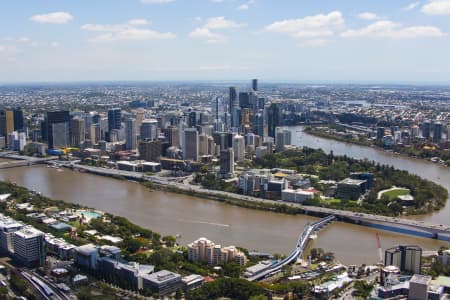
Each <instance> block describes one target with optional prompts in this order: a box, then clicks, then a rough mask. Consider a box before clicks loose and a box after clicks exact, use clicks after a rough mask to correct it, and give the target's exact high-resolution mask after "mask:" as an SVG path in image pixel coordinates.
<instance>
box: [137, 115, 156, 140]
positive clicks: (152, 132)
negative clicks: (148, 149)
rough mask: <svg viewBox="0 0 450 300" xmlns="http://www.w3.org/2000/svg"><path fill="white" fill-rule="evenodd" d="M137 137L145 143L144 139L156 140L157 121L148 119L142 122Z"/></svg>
mask: <svg viewBox="0 0 450 300" xmlns="http://www.w3.org/2000/svg"><path fill="white" fill-rule="evenodd" d="M139 136H140V139H141V141H145V140H146V139H151V140H153V139H156V138H157V137H158V121H157V120H149V119H146V120H143V121H142V123H141V129H140V135H139Z"/></svg>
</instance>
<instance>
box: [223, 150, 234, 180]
mask: <svg viewBox="0 0 450 300" xmlns="http://www.w3.org/2000/svg"><path fill="white" fill-rule="evenodd" d="M220 175H221V177H223V178H231V177H233V176H234V152H233V149H232V148H228V149H223V150H221V151H220Z"/></svg>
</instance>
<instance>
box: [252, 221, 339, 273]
mask: <svg viewBox="0 0 450 300" xmlns="http://www.w3.org/2000/svg"><path fill="white" fill-rule="evenodd" d="M335 218H336V217H335V216H334V215H330V216H328V217H326V218H323V219H321V220H319V221H316V222H314V223H310V224H308V225H307V226H306V227H305V229H303V232H302V234H301V235H300V237H299V239H298V241H297V244H296V245H295V248H294V250H293V251H292V252H291V254H289V255H288V256H287V257H286V258H285V259H283V260H281V261H279V262H277V263H276V264H274V265H271V266H270V267H268V268H267V269H264V270H261V271H260V272H259V273H258V274H255V275H253V276H252V277H249V278H247V280H248V281H256V280H261V279H264V278H266V277H268V276H270V275H272V274H275V273H277V272H279V271H280V270H281V269H282V268H283V267H284V266H286V265H288V264H290V263H292V262H294V261H296V260H297V259H298V258H299V257H301V256H302V255H303V251H305V248H306V246H307V245H308V241H309V237H310V236H311V234H313V233H314V232H316V231H318V230H320V229H321V228H323V227H324V226H326V225H328V224H329V223H330V222H332V221H333V220H335Z"/></svg>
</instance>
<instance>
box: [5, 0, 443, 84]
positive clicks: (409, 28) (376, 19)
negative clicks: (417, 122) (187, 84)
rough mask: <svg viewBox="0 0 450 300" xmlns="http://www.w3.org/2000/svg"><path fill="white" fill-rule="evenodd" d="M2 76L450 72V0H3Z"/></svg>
mask: <svg viewBox="0 0 450 300" xmlns="http://www.w3.org/2000/svg"><path fill="white" fill-rule="evenodd" d="M2 11H4V12H6V13H4V15H3V16H2V18H1V20H0V24H1V26H0V28H2V29H1V30H0V63H1V64H2V69H1V70H0V82H3V83H10V82H48V81H51V82H55V81H104V80H106V81H110V80H111V81H122V80H125V81H128V80H130V81H134V80H150V81H167V80H176V81H184V80H199V81H201V80H205V79H207V80H220V81H221V80H231V79H235V80H244V79H245V78H265V80H266V81H296V82H314V81H317V82H326V81H330V82H386V83H388V82H402V83H408V82H421V83H422V82H423V83H426V82H428V83H446V78H447V77H448V75H449V74H450V62H448V61H447V60H446V52H447V51H446V49H448V48H449V46H450V41H449V38H448V33H449V32H450V26H449V25H450V24H449V22H448V20H449V18H448V16H449V15H450V1H448V0H428V1H417V2H414V1H396V2H395V3H392V1H377V3H360V2H358V1H341V2H340V3H338V4H337V3H335V2H332V1H324V2H322V3H313V2H310V1H286V3H284V4H283V5H279V4H276V3H275V1H264V0H250V1H240V0H198V1H192V2H189V3H187V1H182V0H177V1H175V0H141V1H140V0H128V1H122V2H120V3H118V2H115V3H113V4H111V3H110V2H107V1H105V0H100V1H96V2H95V3H94V4H93V3H90V2H88V1H78V2H77V3H69V2H60V3H53V2H52V1H47V0H44V1H39V3H38V2H33V3H29V2H26V3H25V1H14V2H13V1H5V2H4V3H3V4H2Z"/></svg>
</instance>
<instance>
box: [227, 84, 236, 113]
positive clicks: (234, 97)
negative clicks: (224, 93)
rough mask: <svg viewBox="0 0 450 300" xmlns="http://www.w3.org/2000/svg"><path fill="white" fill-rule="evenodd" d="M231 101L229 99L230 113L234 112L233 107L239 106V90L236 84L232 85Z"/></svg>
mask: <svg viewBox="0 0 450 300" xmlns="http://www.w3.org/2000/svg"><path fill="white" fill-rule="evenodd" d="M228 97H229V98H228V99H229V101H228V112H229V113H230V114H232V113H233V107H235V106H238V103H237V91H236V88H235V87H234V86H231V87H230V92H229V96H228Z"/></svg>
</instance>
